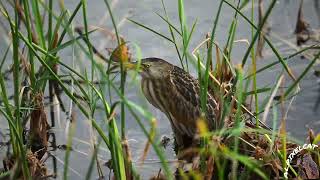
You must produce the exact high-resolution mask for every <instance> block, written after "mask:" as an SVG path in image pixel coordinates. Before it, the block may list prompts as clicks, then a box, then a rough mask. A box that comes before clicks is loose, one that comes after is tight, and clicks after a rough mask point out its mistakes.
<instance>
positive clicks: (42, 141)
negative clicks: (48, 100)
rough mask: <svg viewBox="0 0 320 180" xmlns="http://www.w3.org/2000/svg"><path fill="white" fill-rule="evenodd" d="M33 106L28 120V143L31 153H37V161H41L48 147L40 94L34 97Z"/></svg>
mask: <svg viewBox="0 0 320 180" xmlns="http://www.w3.org/2000/svg"><path fill="white" fill-rule="evenodd" d="M34 104H35V107H34V108H35V109H34V110H33V111H32V112H31V119H30V143H31V150H32V152H34V153H37V157H38V159H41V158H42V156H43V155H44V153H45V152H46V150H47V147H48V135H47V130H48V129H49V124H48V121H47V115H46V113H45V111H44V105H43V94H42V93H38V94H36V95H35V96H34Z"/></svg>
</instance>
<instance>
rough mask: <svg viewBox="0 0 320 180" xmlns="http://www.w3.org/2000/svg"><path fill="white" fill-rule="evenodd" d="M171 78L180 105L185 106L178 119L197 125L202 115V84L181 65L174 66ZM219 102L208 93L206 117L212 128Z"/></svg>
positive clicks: (178, 114)
mask: <svg viewBox="0 0 320 180" xmlns="http://www.w3.org/2000/svg"><path fill="white" fill-rule="evenodd" d="M170 74H171V77H170V80H171V82H172V84H173V86H174V87H175V88H176V91H175V92H176V96H178V97H179V98H178V99H179V100H180V101H181V102H177V103H178V105H179V104H180V106H185V107H184V108H178V109H182V110H180V111H181V112H179V113H177V115H176V119H177V120H178V121H179V122H181V123H183V124H184V123H189V124H190V125H191V126H194V127H195V126H196V124H195V123H196V120H197V119H198V118H199V116H200V112H201V109H200V107H201V102H200V85H199V82H198V80H196V79H195V78H193V77H192V76H191V75H189V74H188V73H186V72H185V71H184V70H183V69H181V68H179V67H176V66H175V67H174V68H173V70H172V72H171V73H170ZM216 107H217V103H216V102H215V100H214V98H213V96H212V95H211V94H209V93H208V96H207V113H206V118H207V120H208V125H209V128H210V129H212V128H214V127H213V124H214V120H215V108H216Z"/></svg>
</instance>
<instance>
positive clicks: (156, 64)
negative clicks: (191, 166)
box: [131, 57, 219, 151]
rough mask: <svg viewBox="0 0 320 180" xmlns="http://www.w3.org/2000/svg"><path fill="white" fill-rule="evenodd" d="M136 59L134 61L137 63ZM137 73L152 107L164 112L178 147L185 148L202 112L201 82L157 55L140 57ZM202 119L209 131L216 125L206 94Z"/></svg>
mask: <svg viewBox="0 0 320 180" xmlns="http://www.w3.org/2000/svg"><path fill="white" fill-rule="evenodd" d="M137 64H138V63H137V62H136V63H134V65H135V66H131V68H133V67H136V66H137ZM139 72H140V75H141V77H142V80H141V88H142V91H143V94H144V95H145V97H146V98H147V100H148V101H149V103H151V104H152V105H153V106H154V107H156V108H158V109H159V110H161V111H162V112H163V113H165V114H166V116H167V117H168V119H169V120H170V123H171V127H172V130H173V132H174V135H175V140H176V145H177V148H178V151H179V150H182V149H185V148H188V147H190V146H191V145H192V143H193V142H194V138H195V136H196V134H197V124H196V122H197V120H198V119H199V118H200V115H201V107H200V106H201V102H200V85H199V82H198V80H197V79H195V78H193V77H192V76H191V75H190V74H189V73H187V72H185V71H184V70H183V69H181V68H179V67H177V66H174V65H172V64H170V63H168V62H167V61H165V60H163V59H159V58H153V57H152V58H145V59H142V60H141V64H140V68H139ZM206 108H207V113H206V114H205V118H206V120H207V125H208V128H209V129H210V130H212V129H214V128H216V127H217V124H216V123H217V122H216V121H215V119H216V117H215V112H216V111H215V110H216V109H217V108H219V107H218V104H217V102H216V101H215V99H214V97H213V96H212V95H211V94H210V93H208V94H207V107H206Z"/></svg>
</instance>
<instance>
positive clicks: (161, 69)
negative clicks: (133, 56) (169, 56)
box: [126, 58, 173, 79]
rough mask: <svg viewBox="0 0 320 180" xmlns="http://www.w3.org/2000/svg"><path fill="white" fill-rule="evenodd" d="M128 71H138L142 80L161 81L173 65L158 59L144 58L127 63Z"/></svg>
mask: <svg viewBox="0 0 320 180" xmlns="http://www.w3.org/2000/svg"><path fill="white" fill-rule="evenodd" d="M126 67H127V68H128V69H138V71H139V73H140V75H141V76H142V77H143V78H148V79H149V78H150V79H162V78H165V77H167V76H168V75H169V74H170V71H171V70H172V68H173V65H172V64H170V63H168V62H167V61H165V60H163V59H159V58H145V59H141V61H140V63H139V62H133V63H129V64H127V66H126Z"/></svg>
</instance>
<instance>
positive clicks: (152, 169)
mask: <svg viewBox="0 0 320 180" xmlns="http://www.w3.org/2000/svg"><path fill="white" fill-rule="evenodd" d="M65 3H66V4H65V5H66V8H68V9H70V10H72V9H74V7H75V5H76V3H78V1H71V0H70V1H66V2H65ZM185 3H186V4H185V12H186V14H187V21H188V24H189V30H190V27H191V25H192V23H193V22H194V21H195V20H197V26H196V29H195V32H194V36H193V38H192V40H191V44H190V47H191V49H193V48H195V47H196V46H197V45H198V44H199V43H200V42H201V41H202V40H204V38H205V35H206V34H207V33H208V32H209V31H210V29H211V27H212V23H213V17H214V16H215V14H216V12H217V8H218V4H219V1H209V0H203V1H197V0H189V1H186V2H185ZM165 4H166V8H167V12H168V15H169V17H170V19H171V21H173V22H174V24H178V20H179V17H178V12H177V2H176V1H171V0H165ZM112 6H113V12H114V16H115V19H116V22H118V23H120V24H119V31H120V34H121V35H122V36H123V37H124V38H125V40H126V41H128V42H130V43H131V44H132V43H136V44H137V45H139V47H140V48H141V50H142V55H143V57H151V56H153V57H159V58H163V59H166V60H168V61H170V62H171V63H173V64H176V65H179V60H178V57H177V54H176V52H175V48H174V46H173V45H172V44H170V43H169V42H168V41H166V40H164V39H162V38H160V37H159V36H156V35H155V34H152V33H151V32H147V31H146V30H144V29H142V28H140V27H138V26H136V25H134V24H133V23H130V22H129V21H127V20H125V18H130V19H133V20H135V21H138V22H140V23H142V24H144V25H146V26H150V27H152V28H153V29H155V30H156V31H158V32H161V33H163V34H165V35H168V36H169V30H168V27H167V26H166V23H165V22H164V21H162V20H161V19H160V18H159V17H158V16H157V15H156V14H155V12H158V13H160V14H163V11H162V6H161V2H159V1H152V0H141V1H118V0H114V1H113V3H112ZM256 7H257V6H255V8H256ZM264 7H265V9H266V7H267V6H266V5H265V6H264ZM298 7H299V1H289V0H282V1H278V2H277V4H276V6H275V8H274V10H273V12H272V14H271V17H270V19H269V21H268V23H269V24H270V26H271V31H272V32H273V33H275V34H278V35H279V36H280V37H281V38H282V39H284V40H287V41H289V42H291V43H293V44H295V36H294V34H293V32H294V28H295V23H296V17H297V12H298ZM87 8H88V22H89V25H92V26H101V27H103V28H107V29H112V23H111V19H110V18H109V14H108V11H107V8H106V6H105V4H104V2H103V1H88V7H87ZM303 9H304V16H305V18H306V20H307V21H308V22H309V23H310V26H311V27H313V28H315V29H319V26H320V19H319V16H318V14H317V13H316V10H315V8H314V1H313V0H305V3H304V7H303ZM250 11H251V9H250V7H247V8H246V9H245V11H244V14H245V15H248V16H249V15H250ZM233 16H234V12H233V10H232V9H231V8H229V7H227V5H225V6H224V8H223V9H222V16H221V18H220V20H219V25H218V29H217V33H216V41H217V42H218V44H219V45H220V46H223V45H224V44H225V42H226V40H227V34H228V28H229V25H230V22H231V20H232V18H233ZM75 22H76V25H82V17H81V16H79V15H78V16H77V17H76V21H75ZM250 37H251V28H250V26H249V24H248V23H247V22H245V21H244V20H243V19H242V18H241V17H239V24H238V31H237V34H236V39H237V40H239V39H250ZM91 41H92V42H94V44H95V45H96V46H97V47H98V48H99V49H102V50H103V49H104V48H106V47H114V46H115V44H116V43H115V42H110V40H106V38H105V37H104V36H103V35H101V34H100V35H99V34H98V35H95V36H94V38H92V40H91ZM271 41H272V42H273V43H274V45H275V46H276V47H277V48H278V49H279V50H280V53H281V54H282V55H283V56H286V55H289V54H291V53H293V52H294V50H293V49H292V48H290V47H289V45H288V44H287V43H284V42H282V41H281V40H279V39H277V38H271ZM0 47H1V48H0V50H1V52H3V51H4V50H3V49H4V48H5V46H2V45H1V46H0ZM247 47H248V45H247V44H245V43H236V44H235V46H234V51H233V55H232V61H233V62H234V64H237V63H240V62H241V60H242V57H243V55H244V53H245V51H246V48H247ZM263 54H264V58H262V59H260V60H259V61H258V66H259V67H263V65H266V64H269V63H270V62H273V61H276V60H277V58H276V57H275V55H274V54H273V52H272V51H271V49H270V48H268V47H267V48H265V49H264V52H263ZM61 56H62V57H63V58H64V61H65V62H70V61H71V50H70V49H66V50H63V52H62V53H61ZM78 62H81V63H82V64H84V65H85V66H84V67H88V66H87V64H86V63H88V61H87V60H86V59H85V58H84V57H83V56H82V57H81V58H80V59H79V60H78ZM309 62H310V60H308V59H301V58H300V57H296V58H294V59H293V60H291V61H290V63H289V66H290V67H291V68H292V70H293V72H294V74H295V75H296V76H299V75H300V74H301V72H302V71H303V70H304V69H305V67H306V66H307V65H308V63H309ZM248 63H251V62H250V61H249V60H248ZM246 71H247V70H246ZM281 71H282V69H281V66H280V65H277V66H275V67H273V68H271V69H269V70H268V71H265V72H263V73H261V74H259V75H258V84H259V86H260V87H264V86H266V85H269V86H270V85H272V84H275V81H276V79H275V78H276V77H277V76H278V75H279V74H280V73H281ZM192 72H194V70H193V71H192ZM312 72H313V70H312V71H311V72H310V73H308V74H307V76H306V77H305V78H304V79H303V81H302V83H301V90H302V91H301V93H300V94H298V95H297V97H296V99H295V101H294V102H293V104H292V106H291V107H290V109H289V113H288V117H287V130H288V132H289V133H290V135H292V136H293V137H296V138H298V139H300V140H302V141H303V140H304V139H305V138H306V135H307V129H308V128H309V127H311V128H312V129H313V130H315V131H316V132H318V133H319V131H320V121H319V120H320V118H319V117H320V116H319V115H320V110H319V109H318V110H314V105H315V103H316V98H317V97H318V96H319V88H320V87H319V84H317V83H316V81H317V79H316V77H315V76H314V75H313V73H312ZM136 81H137V83H133V84H129V85H128V87H127V95H128V99H129V100H131V101H133V102H136V103H139V104H141V105H142V106H143V107H145V108H148V109H149V110H150V111H151V112H152V113H153V115H154V116H155V117H156V119H157V120H158V132H159V136H162V135H166V136H168V137H172V136H171V128H170V124H169V121H168V120H167V118H166V116H165V115H164V114H163V113H161V112H160V111H159V110H157V109H155V108H154V107H152V106H151V105H149V104H148V103H147V102H146V100H145V98H144V97H143V95H142V92H141V90H140V85H139V80H136ZM286 83H287V84H289V83H290V79H289V78H288V77H286ZM263 97H265V95H261V97H260V101H261V102H262V98H263ZM65 105H68V104H67V103H66V104H65ZM76 112H77V113H76V115H77V117H76V119H77V125H76V126H77V127H76V133H75V140H74V142H73V151H72V153H71V157H70V167H71V168H72V169H69V170H70V171H69V177H70V178H72V179H78V178H84V177H85V175H86V172H87V169H88V166H89V162H90V160H91V158H90V157H91V154H90V153H91V151H90V146H89V144H87V142H89V135H90V130H89V129H90V128H88V127H89V124H88V122H87V121H86V118H85V117H83V116H82V115H81V113H79V111H77V110H76ZM61 116H62V118H61V122H60V123H57V127H56V128H54V129H53V132H54V133H55V136H56V140H57V142H56V143H57V144H58V145H62V144H66V138H65V132H64V127H65V123H64V122H65V116H64V115H63V114H61ZM104 117H105V116H104V115H103V114H102V113H101V112H100V114H99V113H98V114H97V115H96V119H97V120H100V119H102V118H104ZM118 119H119V118H118ZM126 120H127V132H126V133H127V136H128V140H129V144H130V148H131V153H132V158H133V161H134V162H135V165H138V162H139V158H140V157H141V155H142V153H143V149H144V146H145V143H146V138H145V135H144V134H143V133H142V131H141V130H140V128H139V126H138V124H137V123H136V122H135V120H134V118H133V117H132V116H131V115H130V113H127V117H126ZM145 123H146V124H147V123H148V122H147V121H145ZM268 124H271V122H270V121H269V122H268ZM0 125H1V132H3V131H2V130H3V127H5V124H4V121H3V120H1V121H0ZM102 127H104V125H102ZM106 149H107V148H106V147H105V146H104V145H101V150H100V151H99V160H100V162H101V164H103V163H105V162H106V161H108V160H109V157H110V155H109V152H108V150H106ZM0 150H1V151H2V149H0ZM64 153H65V151H64V150H62V149H57V150H56V151H53V152H52V154H54V156H56V158H57V161H56V164H57V169H58V179H60V178H61V175H62V173H63V160H64ZM166 155H167V158H168V159H169V160H174V159H175V157H174V153H173V150H172V145H170V146H169V147H168V148H167V149H166ZM47 164H48V167H53V165H52V162H51V161H50V160H48V161H47ZM159 168H160V163H159V160H158V159H157V156H156V154H155V153H154V151H152V150H151V151H150V152H149V154H148V156H147V159H146V163H145V165H144V166H142V167H140V166H138V167H137V169H138V172H140V173H142V175H143V178H144V179H146V178H147V177H150V176H152V175H156V174H157V172H158V170H159ZM94 169H96V168H94ZM103 171H104V174H105V175H108V172H109V170H108V168H107V167H105V166H103ZM93 177H97V174H96V172H94V175H93Z"/></svg>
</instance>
